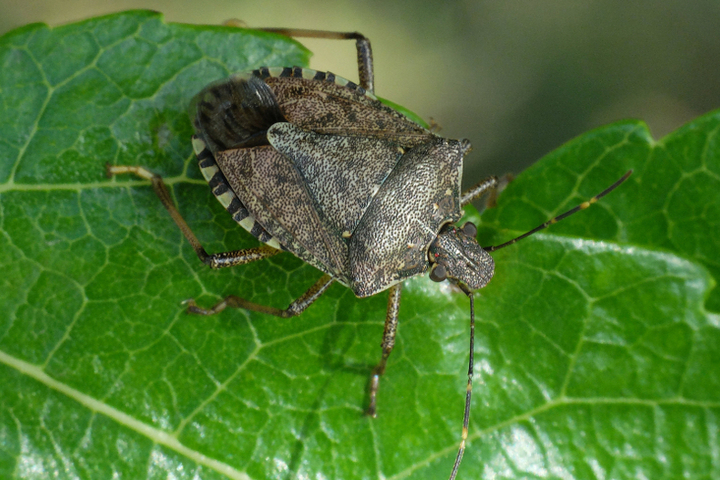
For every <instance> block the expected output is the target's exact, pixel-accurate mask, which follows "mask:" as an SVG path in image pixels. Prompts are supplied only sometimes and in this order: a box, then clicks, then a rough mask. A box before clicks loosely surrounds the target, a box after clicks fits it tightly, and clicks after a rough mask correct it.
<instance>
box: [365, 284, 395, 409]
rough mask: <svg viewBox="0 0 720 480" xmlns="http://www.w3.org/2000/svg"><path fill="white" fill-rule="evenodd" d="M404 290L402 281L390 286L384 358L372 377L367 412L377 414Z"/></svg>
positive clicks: (384, 333) (393, 344) (384, 338)
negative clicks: (382, 382) (378, 401)
mask: <svg viewBox="0 0 720 480" xmlns="http://www.w3.org/2000/svg"><path fill="white" fill-rule="evenodd" d="M401 291H402V283H398V284H397V285H394V286H392V287H390V296H389V298H388V306H387V315H386V316H385V330H384V331H383V341H382V344H381V346H382V358H381V359H380V363H378V364H377V366H376V367H375V368H374V369H373V372H372V376H371V377H370V405H369V406H368V409H367V414H368V415H370V416H372V417H376V416H377V392H378V388H379V387H380V377H381V376H382V374H383V373H385V366H386V364H387V359H388V357H389V356H390V352H392V349H393V347H394V346H395V334H396V333H397V326H398V314H399V313H400V292H401Z"/></svg>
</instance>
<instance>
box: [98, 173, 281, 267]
mask: <svg viewBox="0 0 720 480" xmlns="http://www.w3.org/2000/svg"><path fill="white" fill-rule="evenodd" d="M106 167H107V175H108V177H112V176H114V175H119V174H122V173H132V174H134V175H136V176H138V177H140V178H142V179H145V180H150V181H151V182H152V186H153V190H154V191H155V194H156V195H157V196H158V198H159V199H160V202H162V204H163V206H164V207H165V209H166V210H167V211H168V212H169V213H170V216H171V217H172V219H173V220H174V221H175V224H176V225H177V226H178V227H179V228H180V231H181V232H182V233H183V235H184V236H185V238H187V240H188V242H190V245H192V247H193V250H195V253H196V254H197V256H198V257H199V258H200V260H201V261H202V262H203V263H204V264H205V265H208V266H210V268H224V267H234V266H236V265H244V264H246V263H250V262H254V261H257V260H262V259H264V258H269V257H272V256H273V255H277V254H278V253H280V250H278V249H276V248H273V247H269V246H267V245H263V246H260V247H256V248H248V249H243V250H234V251H232V252H221V253H215V254H213V255H210V254H208V253H207V252H206V251H205V249H204V248H203V246H202V245H200V241H199V240H198V239H197V237H196V236H195V234H194V233H193V231H192V230H191V229H190V227H189V226H188V224H187V222H186V221H185V219H184V218H183V217H182V215H180V212H179V211H178V209H177V208H176V207H175V204H174V203H173V201H172V198H170V192H169V191H168V189H167V186H166V185H165V182H163V180H162V177H160V175H156V174H154V173H152V172H151V171H150V170H148V169H146V168H143V167H137V166H127V165H117V166H113V165H110V164H107V165H106Z"/></svg>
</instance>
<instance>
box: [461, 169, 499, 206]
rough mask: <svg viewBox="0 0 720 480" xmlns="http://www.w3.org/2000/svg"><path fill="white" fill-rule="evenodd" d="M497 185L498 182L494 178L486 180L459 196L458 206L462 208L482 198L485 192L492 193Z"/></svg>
mask: <svg viewBox="0 0 720 480" xmlns="http://www.w3.org/2000/svg"><path fill="white" fill-rule="evenodd" d="M499 185H500V182H499V180H498V178H497V177H496V176H492V177H488V178H486V179H485V180H483V181H481V182H480V183H478V184H477V185H475V186H474V187H471V188H469V189H468V190H465V191H464V192H462V195H460V205H462V206H463V207H464V206H465V205H467V204H468V203H470V202H472V201H473V200H475V199H478V198H480V197H482V196H483V195H485V194H486V193H487V192H494V191H495V190H496V189H497V188H498V186H499Z"/></svg>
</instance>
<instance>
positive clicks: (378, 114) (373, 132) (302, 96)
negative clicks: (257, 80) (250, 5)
mask: <svg viewBox="0 0 720 480" xmlns="http://www.w3.org/2000/svg"><path fill="white" fill-rule="evenodd" d="M288 70H289V69H288ZM308 72H313V71H311V70H308V69H302V70H301V72H300V73H308ZM313 73H314V74H315V75H314V76H313V78H310V79H308V78H294V77H268V78H264V79H263V80H264V81H265V82H266V83H267V84H268V85H269V86H270V88H271V89H272V91H273V93H274V94H275V97H276V98H277V102H278V106H279V107H280V110H281V111H282V112H283V115H284V116H285V118H286V119H287V121H288V122H290V123H292V124H294V125H297V126H299V127H300V128H302V129H304V130H312V131H314V132H317V133H322V134H331V135H352V136H362V137H372V138H385V139H388V140H392V141H395V142H398V143H399V144H401V145H403V146H404V147H407V148H410V147H412V146H415V145H418V144H421V143H424V142H426V141H427V138H428V137H432V134H431V133H430V132H429V131H428V130H426V129H425V128H423V127H421V126H420V125H418V124H417V123H415V122H413V121H411V120H410V119H408V118H407V117H406V116H404V115H402V114H401V113H399V112H397V111H395V110H393V109H392V108H390V107H388V106H387V105H384V104H383V103H381V102H380V101H378V100H377V99H376V98H375V97H374V96H371V95H370V94H367V93H366V92H365V91H364V90H362V89H360V88H359V87H357V85H355V84H354V83H352V82H349V81H347V80H345V79H343V78H341V77H337V76H335V75H334V74H332V73H330V72H327V73H326V72H313Z"/></svg>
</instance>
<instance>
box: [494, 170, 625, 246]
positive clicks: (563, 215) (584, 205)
mask: <svg viewBox="0 0 720 480" xmlns="http://www.w3.org/2000/svg"><path fill="white" fill-rule="evenodd" d="M632 172H633V171H632V170H628V171H627V173H626V174H625V175H623V176H622V177H621V178H620V179H619V180H618V181H617V182H615V183H613V184H612V185H610V186H609V187H608V188H606V189H605V190H603V191H602V192H600V193H599V194H597V195H595V196H594V197H592V198H591V199H590V200H588V201H587V202H583V203H581V204H580V205H578V206H577V207H575V208H571V209H570V210H568V211H567V212H565V213H561V214H560V215H558V216H557V217H555V218H553V219H552V220H548V221H547V222H545V223H543V224H542V225H538V226H537V227H535V228H533V229H532V230H530V231H529V232H527V233H523V234H522V235H520V236H519V237H516V238H513V239H512V240H510V241H507V242H505V243H503V244H501V245H495V246H492V247H483V250H485V251H486V252H494V251H495V250H500V249H501V248H505V247H507V246H510V245H512V244H513V243H515V242H517V241H519V240H522V239H523V238H525V237H529V236H530V235H532V234H533V233H536V232H539V231H540V230H544V229H546V228H547V227H549V226H550V225H552V224H553V223H557V222H559V221H560V220H562V219H564V218H567V217H569V216H570V215H572V214H573V213H577V212H579V211H580V210H585V209H586V208H588V207H589V206H590V205H592V204H593V203H595V202H597V201H598V200H600V199H601V198H602V197H604V196H605V195H607V194H608V193H610V192H612V191H613V190H615V189H616V188H617V187H619V186H620V184H622V183H623V182H624V181H625V180H627V179H628V177H629V176H630V175H631V174H632Z"/></svg>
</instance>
